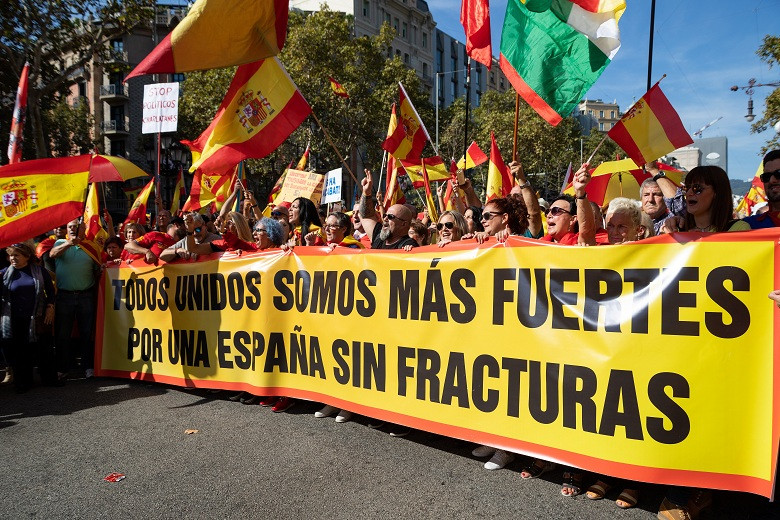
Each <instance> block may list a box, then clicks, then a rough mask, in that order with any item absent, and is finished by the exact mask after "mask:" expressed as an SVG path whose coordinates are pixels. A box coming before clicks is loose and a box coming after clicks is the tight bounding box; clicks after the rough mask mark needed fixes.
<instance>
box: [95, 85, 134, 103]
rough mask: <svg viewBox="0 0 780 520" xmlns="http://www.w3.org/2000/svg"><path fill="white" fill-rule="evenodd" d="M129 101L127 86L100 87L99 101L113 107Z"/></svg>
mask: <svg viewBox="0 0 780 520" xmlns="http://www.w3.org/2000/svg"><path fill="white" fill-rule="evenodd" d="M129 99H130V96H129V90H128V86H127V85H121V84H120V85H100V101H105V102H106V103H108V104H110V105H115V104H118V103H124V102H125V101H127V100H129Z"/></svg>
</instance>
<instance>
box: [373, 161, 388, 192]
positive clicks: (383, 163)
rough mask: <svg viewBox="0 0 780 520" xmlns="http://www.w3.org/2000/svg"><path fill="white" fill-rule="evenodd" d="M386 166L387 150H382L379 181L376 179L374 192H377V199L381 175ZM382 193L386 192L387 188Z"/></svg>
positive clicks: (380, 185)
mask: <svg viewBox="0 0 780 520" xmlns="http://www.w3.org/2000/svg"><path fill="white" fill-rule="evenodd" d="M386 166H387V150H385V151H384V153H383V154H382V167H381V168H380V170H379V181H377V185H376V193H377V196H376V198H377V200H379V189H380V188H381V187H382V175H384V173H385V167H386ZM384 193H385V194H386V193H387V189H385V191H384Z"/></svg>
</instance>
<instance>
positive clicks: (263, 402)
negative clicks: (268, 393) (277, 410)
mask: <svg viewBox="0 0 780 520" xmlns="http://www.w3.org/2000/svg"><path fill="white" fill-rule="evenodd" d="M278 400H279V398H278V397H276V396H272V397H263V398H262V399H260V406H266V407H267V406H273V405H275V404H276V401H278Z"/></svg>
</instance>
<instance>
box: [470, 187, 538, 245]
mask: <svg viewBox="0 0 780 520" xmlns="http://www.w3.org/2000/svg"><path fill="white" fill-rule="evenodd" d="M480 220H481V221H482V226H483V227H484V228H485V230H484V231H482V232H477V233H475V234H474V238H476V239H477V242H479V243H480V244H481V243H483V242H484V241H486V240H487V239H488V237H493V236H494V237H496V240H498V241H499V242H504V241H506V239H507V238H508V237H509V236H526V231H528V210H527V209H526V207H525V202H523V199H522V197H520V196H519V195H509V196H507V197H503V198H500V199H493V200H491V201H490V202H488V203H487V204H486V205H485V207H484V209H483V210H482V217H481V218H480Z"/></svg>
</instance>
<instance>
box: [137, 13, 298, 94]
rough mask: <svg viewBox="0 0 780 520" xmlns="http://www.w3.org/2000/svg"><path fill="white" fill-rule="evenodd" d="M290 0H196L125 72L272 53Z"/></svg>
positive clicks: (194, 66)
mask: <svg viewBox="0 0 780 520" xmlns="http://www.w3.org/2000/svg"><path fill="white" fill-rule="evenodd" d="M288 9H289V0H198V1H197V2H195V5H193V6H192V9H190V12H189V13H188V14H187V16H186V17H185V18H184V20H182V21H181V23H179V25H177V26H176V27H175V28H174V29H173V31H171V32H170V33H169V34H168V35H167V36H166V37H165V39H163V41H161V42H160V44H159V45H157V47H155V48H154V49H153V50H152V52H150V53H149V55H148V56H146V58H144V59H143V61H141V63H139V64H138V66H137V67H136V68H134V69H133V71H132V72H130V74H128V76H127V78H126V80H125V81H127V79H130V78H132V77H133V76H139V75H141V74H156V73H174V72H189V71H193V70H205V69H217V68H222V67H229V66H231V65H243V64H245V63H251V62H253V61H258V60H262V59H264V58H268V57H271V56H276V55H277V54H279V51H281V50H282V47H283V46H284V40H285V39H286V37H287V14H288Z"/></svg>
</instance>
